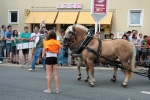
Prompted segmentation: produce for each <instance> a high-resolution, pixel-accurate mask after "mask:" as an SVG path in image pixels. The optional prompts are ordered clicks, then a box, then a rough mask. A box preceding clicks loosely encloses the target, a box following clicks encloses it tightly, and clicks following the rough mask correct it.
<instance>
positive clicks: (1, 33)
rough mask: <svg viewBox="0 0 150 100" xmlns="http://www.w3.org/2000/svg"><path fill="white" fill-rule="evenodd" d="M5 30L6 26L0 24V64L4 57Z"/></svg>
mask: <svg viewBox="0 0 150 100" xmlns="http://www.w3.org/2000/svg"><path fill="white" fill-rule="evenodd" d="M5 31H6V27H5V26H4V25H2V30H0V64H2V63H3V57H4V47H5V40H4V39H5Z"/></svg>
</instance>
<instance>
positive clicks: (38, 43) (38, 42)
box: [28, 29, 46, 71]
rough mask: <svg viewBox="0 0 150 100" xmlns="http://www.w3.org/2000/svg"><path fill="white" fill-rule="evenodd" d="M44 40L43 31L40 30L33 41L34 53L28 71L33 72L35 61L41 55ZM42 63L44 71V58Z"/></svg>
mask: <svg viewBox="0 0 150 100" xmlns="http://www.w3.org/2000/svg"><path fill="white" fill-rule="evenodd" d="M44 39H45V34H44V31H43V30H42V29H41V30H40V35H39V36H38V37H37V38H36V40H35V43H36V51H35V53H34V56H33V60H32V64H31V67H30V69H28V70H29V71H33V70H34V69H35V63H36V61H37V59H38V58H39V56H40V55H41V54H42V50H43V40H44ZM42 63H43V67H44V69H45V70H46V67H45V58H42Z"/></svg>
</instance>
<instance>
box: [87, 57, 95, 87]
mask: <svg viewBox="0 0 150 100" xmlns="http://www.w3.org/2000/svg"><path fill="white" fill-rule="evenodd" d="M87 65H88V66H89V68H90V73H91V81H90V86H91V87H94V85H95V84H94V83H95V77H94V66H93V61H91V60H88V61H87Z"/></svg>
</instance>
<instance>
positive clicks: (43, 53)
mask: <svg viewBox="0 0 150 100" xmlns="http://www.w3.org/2000/svg"><path fill="white" fill-rule="evenodd" d="M45 56H46V50H45V49H44V48H43V51H42V58H43V57H45Z"/></svg>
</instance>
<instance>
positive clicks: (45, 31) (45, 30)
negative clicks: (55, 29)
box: [42, 26, 47, 37]
mask: <svg viewBox="0 0 150 100" xmlns="http://www.w3.org/2000/svg"><path fill="white" fill-rule="evenodd" d="M42 30H43V31H44V34H45V37H46V36H47V29H46V27H45V26H43V27H42Z"/></svg>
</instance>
